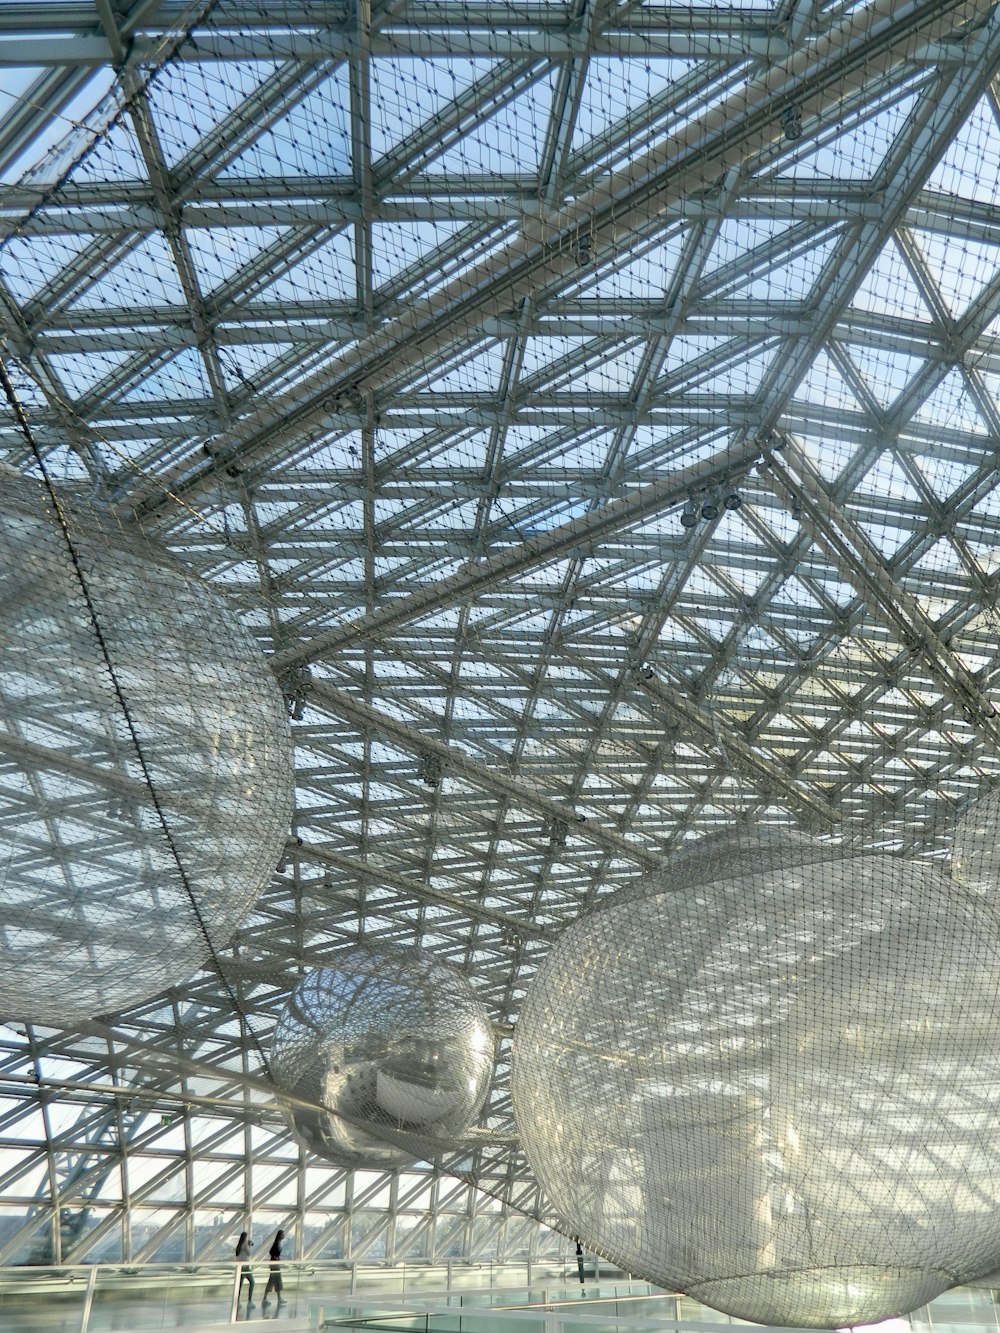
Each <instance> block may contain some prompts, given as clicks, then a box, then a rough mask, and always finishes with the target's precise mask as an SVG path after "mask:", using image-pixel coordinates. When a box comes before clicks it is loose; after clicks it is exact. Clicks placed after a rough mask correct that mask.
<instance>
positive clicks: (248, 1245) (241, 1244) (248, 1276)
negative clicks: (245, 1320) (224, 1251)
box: [236, 1231, 253, 1301]
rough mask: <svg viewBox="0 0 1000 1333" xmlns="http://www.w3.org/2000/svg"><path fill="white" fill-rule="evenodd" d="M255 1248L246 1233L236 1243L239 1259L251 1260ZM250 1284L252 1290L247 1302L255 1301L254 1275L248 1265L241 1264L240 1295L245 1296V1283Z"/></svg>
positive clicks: (241, 1234) (242, 1233) (243, 1232)
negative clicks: (251, 1253)
mask: <svg viewBox="0 0 1000 1333" xmlns="http://www.w3.org/2000/svg"><path fill="white" fill-rule="evenodd" d="M252 1248H253V1241H252V1240H250V1239H249V1238H248V1236H247V1233H246V1232H245V1231H241V1232H240V1238H239V1240H238V1241H237V1242H236V1257H237V1259H249V1258H250V1251H251V1249H252ZM244 1282H246V1283H248V1284H249V1287H250V1290H249V1291H248V1293H247V1300H248V1301H252V1300H253V1273H252V1272H251V1270H250V1265H249V1264H248V1263H245V1264H240V1295H241V1296H242V1294H243V1283H244Z"/></svg>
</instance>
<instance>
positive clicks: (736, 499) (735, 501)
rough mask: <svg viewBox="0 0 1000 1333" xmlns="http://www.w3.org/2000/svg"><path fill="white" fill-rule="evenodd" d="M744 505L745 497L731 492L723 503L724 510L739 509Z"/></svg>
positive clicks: (736, 492)
mask: <svg viewBox="0 0 1000 1333" xmlns="http://www.w3.org/2000/svg"><path fill="white" fill-rule="evenodd" d="M742 503H743V497H742V496H741V495H740V494H739V492H738V491H730V492H729V494H728V495H727V496H726V498H725V499H724V500H723V502H722V507H723V509H739V507H740V505H741V504H742Z"/></svg>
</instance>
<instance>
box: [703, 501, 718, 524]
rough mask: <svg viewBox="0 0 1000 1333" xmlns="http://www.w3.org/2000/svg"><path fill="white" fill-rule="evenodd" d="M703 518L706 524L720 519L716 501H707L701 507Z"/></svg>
mask: <svg viewBox="0 0 1000 1333" xmlns="http://www.w3.org/2000/svg"><path fill="white" fill-rule="evenodd" d="M701 516H702V518H703V519H705V521H706V522H709V521H711V520H712V519H713V518H718V517H719V506H718V505H717V504H716V503H715V501H714V500H706V501H705V503H704V504H703V505H702V507H701Z"/></svg>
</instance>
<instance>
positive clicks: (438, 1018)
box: [271, 946, 493, 1168]
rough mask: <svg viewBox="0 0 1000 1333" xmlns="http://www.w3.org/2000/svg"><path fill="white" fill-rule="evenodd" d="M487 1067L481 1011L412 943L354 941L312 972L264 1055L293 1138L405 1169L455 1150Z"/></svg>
mask: <svg viewBox="0 0 1000 1333" xmlns="http://www.w3.org/2000/svg"><path fill="white" fill-rule="evenodd" d="M492 1074H493V1033H492V1028H491V1026H490V1021H489V1015H488V1012H487V1010H486V1007H485V1006H484V1005H483V1004H482V1002H481V1001H480V1000H479V999H478V998H477V997H476V995H475V993H474V991H473V990H472V988H471V987H470V986H469V983H468V982H467V981H466V980H465V978H464V977H463V976H461V974H460V973H458V972H455V971H454V970H453V969H452V968H450V967H447V966H445V965H444V964H442V963H438V962H435V961H434V959H432V958H431V957H430V956H429V955H428V954H426V953H424V952H422V951H420V950H416V949H413V950H404V949H397V948H390V947H381V948H368V947H366V946H358V947H356V948H354V949H352V950H350V951H348V952H346V953H345V954H343V955H342V956H341V958H340V959H339V960H338V962H337V965H336V967H325V968H320V969H318V970H317V971H315V972H310V973H309V974H308V975H307V976H305V977H303V979H302V980H301V981H300V982H299V984H298V985H297V986H296V988H295V990H294V991H293V992H292V994H291V996H290V997H289V1000H288V1003H287V1004H286V1006H285V1009H284V1011H283V1013H282V1014H281V1017H280V1019H279V1020H278V1025H277V1028H276V1030H275V1034H274V1042H273V1046H272V1052H271V1075H272V1077H273V1079H274V1083H275V1086H276V1087H277V1089H278V1090H279V1093H283V1094H285V1096H284V1098H282V1101H283V1109H284V1111H285V1114H286V1117H287V1119H288V1121H289V1124H290V1125H291V1127H292V1129H293V1130H294V1132H295V1134H296V1136H297V1137H298V1138H299V1139H300V1141H301V1142H302V1143H303V1144H304V1145H305V1147H306V1148H308V1149H309V1150H310V1152H314V1153H317V1154H319V1155H320V1156H322V1157H330V1158H332V1159H333V1160H335V1161H338V1162H341V1163H344V1164H345V1165H353V1166H377V1167H383V1168H384V1167H393V1166H401V1165H404V1164H407V1163H410V1162H413V1161H415V1160H417V1159H418V1158H425V1159H432V1158H434V1157H437V1156H438V1155H439V1154H440V1153H442V1152H444V1151H447V1150H450V1149H453V1148H455V1147H456V1146H457V1145H456V1141H457V1140H459V1139H461V1137H462V1136H463V1135H464V1134H465V1133H466V1132H467V1130H468V1129H469V1127H470V1126H471V1125H472V1124H473V1123H474V1122H475V1120H476V1119H477V1117H478V1115H479V1111H480V1109H481V1107H482V1105H483V1102H484V1100H485V1098H486V1094H487V1092H488V1091H489V1086H490V1080H491V1077H492ZM299 1102H302V1103H306V1104H305V1105H300V1104H299ZM317 1108H322V1109H317Z"/></svg>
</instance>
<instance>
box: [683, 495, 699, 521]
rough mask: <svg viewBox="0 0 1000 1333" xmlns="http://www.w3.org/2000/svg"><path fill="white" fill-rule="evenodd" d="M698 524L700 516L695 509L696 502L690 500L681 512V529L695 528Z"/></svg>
mask: <svg viewBox="0 0 1000 1333" xmlns="http://www.w3.org/2000/svg"><path fill="white" fill-rule="evenodd" d="M697 522H698V514H697V511H696V510H695V507H694V501H692V500H688V502H687V504H686V505H685V506H684V508H683V509H682V510H681V527H682V528H693V527H694V525H695V524H696V523H697Z"/></svg>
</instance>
